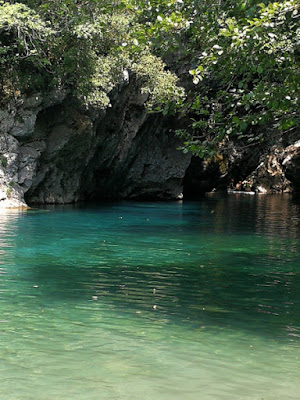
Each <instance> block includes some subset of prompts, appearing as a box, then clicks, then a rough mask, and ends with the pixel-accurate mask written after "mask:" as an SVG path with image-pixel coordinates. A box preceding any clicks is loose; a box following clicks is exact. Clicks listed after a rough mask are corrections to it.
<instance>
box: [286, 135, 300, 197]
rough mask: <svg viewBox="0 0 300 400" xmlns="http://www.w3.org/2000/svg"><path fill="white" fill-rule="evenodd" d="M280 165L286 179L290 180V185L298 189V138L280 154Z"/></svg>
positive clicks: (299, 171)
mask: <svg viewBox="0 0 300 400" xmlns="http://www.w3.org/2000/svg"><path fill="white" fill-rule="evenodd" d="M282 159H283V161H282V166H283V170H284V172H285V176H286V177H287V179H289V180H290V181H291V184H292V187H293V188H294V189H295V190H296V191H299V190H300V140H298V141H297V142H296V143H295V144H293V145H291V146H288V147H287V148H286V149H285V150H284V152H283V154H282Z"/></svg>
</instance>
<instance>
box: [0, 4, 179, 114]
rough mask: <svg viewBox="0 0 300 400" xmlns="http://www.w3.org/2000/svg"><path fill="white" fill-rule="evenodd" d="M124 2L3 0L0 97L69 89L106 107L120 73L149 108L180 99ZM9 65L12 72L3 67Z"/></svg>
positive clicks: (171, 77)
mask: <svg viewBox="0 0 300 400" xmlns="http://www.w3.org/2000/svg"><path fill="white" fill-rule="evenodd" d="M135 20H136V16H135V14H134V13H133V12H132V8H131V6H130V4H129V3H128V2H125V1H117V0H115V1H111V2H110V1H108V2H102V1H96V0H95V1H84V0H65V1H62V0H47V1H34V0H31V1H23V3H17V2H13V1H11V2H3V1H0V54H1V63H0V91H1V92H2V101H3V97H5V96H6V97H11V96H12V95H15V96H17V95H19V94H20V92H27V93H28V92H34V91H37V90H38V91H45V90H52V89H60V90H61V89H66V90H69V91H71V92H72V93H73V94H75V95H76V96H78V97H81V98H82V99H83V100H84V101H85V102H86V103H88V104H94V105H97V106H98V107H106V106H108V105H109V97H108V93H109V92H110V91H111V90H112V89H113V88H114V87H115V86H116V85H118V84H120V83H122V82H123V80H124V71H127V70H129V71H131V72H132V73H134V74H136V75H137V76H138V77H140V78H141V79H142V82H143V90H144V91H145V92H147V93H148V94H149V104H155V103H157V102H158V101H161V100H171V99H173V100H174V99H176V98H177V96H178V95H181V93H182V90H179V89H178V87H177V85H176V82H177V78H176V76H175V75H173V74H171V73H170V72H169V71H166V70H165V65H164V63H163V62H162V61H161V59H160V58H158V57H157V56H155V55H154V54H152V53H151V50H150V48H149V47H148V46H147V41H144V42H143V43H138V41H137V39H136V37H135V33H136V30H137V29H138V26H139V23H138V22H137V21H135ZM8 66H9V68H7V67H8Z"/></svg>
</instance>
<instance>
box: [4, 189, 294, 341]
mask: <svg viewBox="0 0 300 400" xmlns="http://www.w3.org/2000/svg"><path fill="white" fill-rule="evenodd" d="M298 212H299V205H298V203H297V202H294V201H292V200H291V198H290V197H285V196H255V198H254V197H253V198H250V197H237V195H233V196H228V197H218V196H212V197H208V198H207V199H205V200H201V201H200V202H197V203H186V204H155V203H145V204H138V203H121V204H115V205H113V206H111V207H109V206H108V205H105V206H104V207H102V206H98V207H94V208H91V207H87V206H85V205H81V206H78V207H69V208H64V207H60V208H53V209H50V212H42V211H39V212H37V213H34V212H31V213H27V214H22V215H17V214H7V215H6V217H4V218H1V219H0V221H1V225H0V227H1V231H0V241H1V244H2V246H1V250H0V263H1V264H0V267H1V268H0V272H1V271H2V272H3V274H2V275H1V274H0V299H1V297H3V295H5V294H7V295H9V296H10V301H11V302H13V303H15V304H18V303H19V302H20V301H26V299H29V300H28V301H30V303H31V304H33V306H34V305H35V304H36V305H38V306H39V307H54V306H57V307H59V306H60V305H62V304H63V305H65V304H68V305H69V306H74V305H76V304H78V303H81V304H85V303H86V302H91V301H95V302H97V304H98V305H99V307H101V306H103V307H106V308H110V309H112V310H113V312H117V313H120V314H122V315H123V316H124V318H127V316H128V314H132V313H136V312H145V313H149V315H151V318H154V317H153V316H154V315H155V316H157V318H160V317H164V318H168V320H169V321H171V322H172V323H176V324H182V323H185V324H191V325H192V326H193V327H195V328H197V327H199V326H206V327H207V328H209V327H225V328H230V329H235V328H236V329H240V330H246V331H255V333H256V334H257V335H264V336H271V337H277V338H278V337H285V336H286V335H289V332H290V329H293V328H295V329H296V328H297V327H299V325H300V321H299V309H297V293H298V291H299V288H300V281H299V263H298V261H297V254H298V249H299V247H298V245H299V241H298V239H297V238H298V233H299V213H298ZM1 217H2V216H1ZM20 224H21V225H20ZM22 224H23V225H22ZM45 226H46V229H45ZM1 289H2V291H1ZM93 299H94V300H93Z"/></svg>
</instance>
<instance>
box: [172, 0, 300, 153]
mask: <svg viewBox="0 0 300 400" xmlns="http://www.w3.org/2000/svg"><path fill="white" fill-rule="evenodd" d="M244 10H245V8H244V9H242V12H241V13H240V14H238V13H237V12H235V14H236V15H235V16H229V15H228V14H230V13H226V12H220V13H219V18H218V21H217V24H218V32H217V34H216V35H212V36H211V37H210V38H209V40H208V43H207V46H204V47H203V48H202V51H201V53H200V54H199V65H198V66H197V67H196V68H194V69H192V70H190V74H191V76H192V79H193V82H194V84H195V85H197V86H198V93H196V94H195V95H193V96H192V100H191V101H189V102H188V103H186V104H184V107H183V108H182V112H183V114H184V115H186V114H187V113H190V114H192V115H193V121H192V124H191V128H192V130H191V131H187V130H185V131H179V132H178V134H179V135H181V136H182V137H183V138H184V140H185V143H184V151H187V150H190V151H191V152H192V153H193V154H196V155H200V156H201V157H207V158H209V157H212V156H213V155H214V154H215V152H216V151H218V149H219V148H220V147H223V148H224V147H225V146H226V143H227V142H228V140H229V138H230V137H233V136H235V137H237V138H238V139H240V140H241V141H242V143H243V144H244V145H250V144H251V143H252V144H254V143H257V141H263V140H264V138H265V134H266V129H268V128H271V129H272V130H273V132H276V131H286V130H289V129H296V127H297V126H298V125H299V114H297V105H298V96H299V78H300V77H299V53H298V51H299V50H297V49H298V48H299V47H298V46H299V35H300V30H299V27H298V25H297V18H298V17H299V13H298V11H299V4H298V3H297V2H296V1H282V2H275V3H269V4H267V5H265V4H263V3H260V4H258V5H257V6H256V7H253V6H252V8H251V14H252V16H251V18H249V17H247V15H246V16H245V13H244Z"/></svg>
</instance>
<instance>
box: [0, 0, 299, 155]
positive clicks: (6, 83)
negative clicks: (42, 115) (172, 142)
mask: <svg viewBox="0 0 300 400" xmlns="http://www.w3.org/2000/svg"><path fill="white" fill-rule="evenodd" d="M298 17H299V4H298V2H297V1H294V0H290V1H287V0H284V1H278V2H268V1H257V0H237V1H235V2H231V1H227V0H223V1H215V0H203V1H201V2H199V1H196V0H162V1H158V0H149V1H138V0H111V1H100V0H64V1H63V0H45V1H43V0H28V1H25V0H24V1H19V2H16V1H0V56H1V58H0V93H1V100H0V101H1V103H4V102H5V101H7V100H8V99H10V98H11V97H12V96H13V97H16V98H17V97H18V96H20V95H21V94H23V93H25V94H26V93H33V92H36V91H39V92H45V91H51V90H54V89H59V90H67V91H70V92H72V93H73V94H75V95H76V96H78V97H79V98H81V99H82V100H83V101H84V102H85V103H87V104H92V105H95V106H97V107H107V106H109V96H108V94H109V92H110V91H111V90H112V89H113V88H114V87H116V86H118V85H119V84H121V83H124V82H126V81H127V80H128V77H129V76H131V75H132V74H133V75H135V76H136V77H137V78H138V79H139V81H140V84H141V90H142V91H143V92H144V93H146V94H147V97H148V106H149V108H151V109H152V111H154V112H163V113H164V114H165V115H166V114H174V113H177V114H178V115H179V116H181V117H182V121H184V123H183V124H182V125H183V129H180V130H178V132H177V133H178V134H179V135H180V136H182V138H183V142H184V145H183V148H184V151H191V152H192V153H193V154H196V155H199V156H201V157H206V158H210V157H212V156H213V155H214V154H215V152H216V151H218V150H219V149H220V147H222V148H226V145H227V143H228V140H229V139H230V138H232V137H233V136H234V137H235V138H238V139H239V140H241V142H242V143H243V145H248V144H250V145H251V144H253V143H257V142H258V141H263V140H264V132H265V131H266V128H267V127H268V128H271V129H272V130H273V131H274V132H282V131H288V130H293V129H297V126H298V125H299V114H297V104H298V95H299V35H300V33H299V32H300V31H299V27H298V25H297V22H298ZM162 60H164V61H165V62H166V63H167V64H168V65H169V67H167V66H166V64H165V63H164V62H163V61H162ZM170 60H171V62H168V61H170ZM174 64H175V66H174ZM170 69H172V70H173V72H171V71H170ZM176 73H177V75H178V76H179V78H180V80H179V79H178V77H177V75H176ZM189 80H190V81H191V84H190V85H189V84H187V83H186V82H188V81H189ZM192 81H193V84H192ZM179 82H185V87H186V90H185V92H186V94H185V95H184V90H183V88H182V87H180V84H179Z"/></svg>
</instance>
